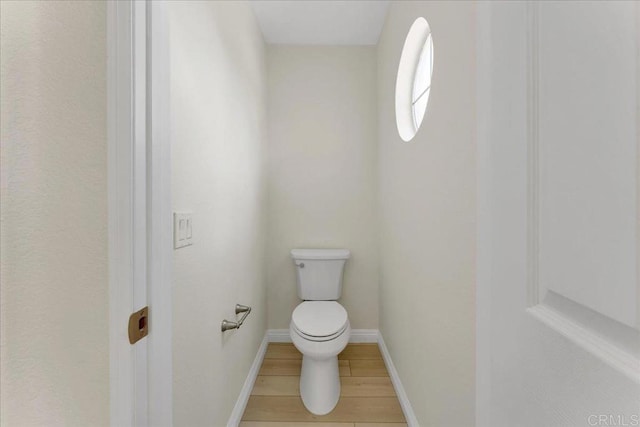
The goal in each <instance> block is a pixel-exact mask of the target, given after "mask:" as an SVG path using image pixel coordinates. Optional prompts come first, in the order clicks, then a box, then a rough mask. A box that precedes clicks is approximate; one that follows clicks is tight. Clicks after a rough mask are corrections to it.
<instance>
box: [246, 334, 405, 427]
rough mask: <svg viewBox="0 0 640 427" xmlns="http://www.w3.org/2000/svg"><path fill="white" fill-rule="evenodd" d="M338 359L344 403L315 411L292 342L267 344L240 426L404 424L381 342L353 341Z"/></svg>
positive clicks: (395, 426)
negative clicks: (303, 395) (307, 403)
mask: <svg viewBox="0 0 640 427" xmlns="http://www.w3.org/2000/svg"><path fill="white" fill-rule="evenodd" d="M338 363H339V366H340V381H341V393H340V401H339V402H338V405H337V406H336V408H335V409H334V410H333V411H332V412H331V413H329V414H327V415H322V416H318V415H313V414H312V413H310V412H309V411H307V409H306V408H305V407H304V405H303V404H302V400H301V399H300V389H299V382H300V367H301V365H302V355H301V354H300V352H298V350H297V349H296V348H295V347H294V346H293V344H276V343H271V344H269V347H268V348H267V353H266V355H265V358H264V361H263V363H262V367H261V368H260V372H259V373H258V378H257V379H256V383H255V385H254V386H253V391H252V392H251V397H250V398H249V402H248V403H247V408H246V409H245V411H244V415H243V416H242V422H241V423H240V427H276V426H281V427H406V425H407V424H406V421H405V418H404V415H403V414H402V409H401V407H400V403H399V402H398V398H397V397H396V393H395V391H394V389H393V385H392V384H391V379H390V378H389V373H388V372H387V369H386V368H385V366H384V361H383V360H382V355H381V354H380V350H379V349H378V345H377V344H349V345H348V346H347V348H345V349H344V351H343V352H342V353H340V355H339V356H338Z"/></svg>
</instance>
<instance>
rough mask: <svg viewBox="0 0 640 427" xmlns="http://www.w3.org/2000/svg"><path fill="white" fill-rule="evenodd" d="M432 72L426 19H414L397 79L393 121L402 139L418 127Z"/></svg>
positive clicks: (428, 30)
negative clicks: (394, 118) (394, 117)
mask: <svg viewBox="0 0 640 427" xmlns="http://www.w3.org/2000/svg"><path fill="white" fill-rule="evenodd" d="M432 74H433V39H432V37H431V29H430V28H429V23H428V22H427V20H426V19H424V18H422V17H420V18H418V19H416V20H415V22H414V23H413V25H412V26H411V28H410V29H409V34H407V38H406V40H405V42H404V47H403V48H402V56H401V57H400V64H399V65H398V76H397V79H396V124H397V126H398V133H399V134H400V138H402V140H403V141H405V142H408V141H411V140H412V139H413V137H414V136H415V135H416V133H417V132H418V129H420V125H421V124H422V120H423V119H424V115H425V113H426V111H427V104H428V102H429V93H430V92H431V76H432Z"/></svg>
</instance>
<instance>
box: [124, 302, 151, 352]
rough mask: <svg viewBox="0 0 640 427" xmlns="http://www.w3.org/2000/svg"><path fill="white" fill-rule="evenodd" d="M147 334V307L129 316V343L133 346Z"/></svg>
mask: <svg viewBox="0 0 640 427" xmlns="http://www.w3.org/2000/svg"><path fill="white" fill-rule="evenodd" d="M148 333H149V307H148V306H147V307H144V308H143V309H141V310H138V311H136V312H135V313H133V314H131V316H129V342H130V343H131V344H135V343H137V342H138V341H140V340H141V339H142V338H144V337H146V336H147V334H148Z"/></svg>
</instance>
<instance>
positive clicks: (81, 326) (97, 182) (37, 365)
mask: <svg viewBox="0 0 640 427" xmlns="http://www.w3.org/2000/svg"><path fill="white" fill-rule="evenodd" d="M0 17H1V21H0V28H1V31H0V51H1V52H2V55H0V70H1V71H0V93H1V95H2V96H1V106H0V109H1V114H0V129H1V134H0V135H1V137H0V138H1V141H2V155H1V157H2V160H1V165H0V169H1V173H2V175H1V193H0V194H1V199H2V202H1V218H2V220H1V224H2V225H1V231H0V233H1V241H2V247H1V257H0V260H1V266H0V272H1V279H2V280H1V285H0V312H1V313H2V317H1V320H0V324H1V329H0V331H1V332H0V335H1V337H2V338H1V340H2V341H1V342H2V344H1V348H2V350H1V353H0V360H1V362H0V381H1V383H2V390H1V392H0V402H1V404H0V424H2V425H3V426H42V425H50V426H54V425H65V426H88V425H91V426H98V425H108V424H109V333H108V278H107V274H108V273H107V141H106V105H107V100H106V4H105V3H104V2H77V1H67V2H42V1H34V2H31V1H15V2H11V1H2V2H0Z"/></svg>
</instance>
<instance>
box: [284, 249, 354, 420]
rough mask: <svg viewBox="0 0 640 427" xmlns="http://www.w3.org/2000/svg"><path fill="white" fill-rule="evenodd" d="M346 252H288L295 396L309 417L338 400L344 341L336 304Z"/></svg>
mask: <svg viewBox="0 0 640 427" xmlns="http://www.w3.org/2000/svg"><path fill="white" fill-rule="evenodd" d="M349 256H350V252H349V251H348V250H347V249H293V250H292V251H291V258H293V261H294V262H295V265H296V270H297V282H298V285H297V288H298V297H299V298H300V299H302V300H303V302H302V303H300V304H299V305H298V306H297V307H296V308H295V309H294V310H293V314H292V315H291V324H290V326H289V334H290V335H291V340H292V341H293V344H294V345H295V347H296V348H297V349H298V350H299V351H300V353H302V371H301V372H300V396H301V397H302V402H303V403H304V406H305V407H306V408H307V409H308V410H309V412H311V413H313V414H315V415H325V414H328V413H329V412H331V411H332V410H333V408H335V406H336V405H337V403H338V399H339V398H340V373H339V370H338V354H339V353H340V352H341V351H342V350H344V348H345V347H346V346H347V343H348V342H349V336H350V335H351V326H350V325H349V317H348V316H347V310H345V309H344V307H343V306H341V305H340V304H339V303H338V301H337V300H338V298H340V295H341V294H342V271H343V269H344V265H345V263H346V262H347V259H349Z"/></svg>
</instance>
